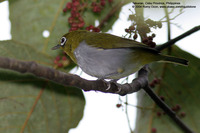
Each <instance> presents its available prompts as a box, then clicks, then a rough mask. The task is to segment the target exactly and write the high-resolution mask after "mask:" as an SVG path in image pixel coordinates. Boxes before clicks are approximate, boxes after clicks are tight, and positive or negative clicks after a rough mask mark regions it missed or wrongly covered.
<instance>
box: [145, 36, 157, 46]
mask: <svg viewBox="0 0 200 133" xmlns="http://www.w3.org/2000/svg"><path fill="white" fill-rule="evenodd" d="M155 36H156V35H155V34H152V35H151V36H149V37H146V38H143V39H142V43H144V44H146V45H148V46H150V47H151V48H155V46H156V43H155V42H153V38H154V37H155Z"/></svg>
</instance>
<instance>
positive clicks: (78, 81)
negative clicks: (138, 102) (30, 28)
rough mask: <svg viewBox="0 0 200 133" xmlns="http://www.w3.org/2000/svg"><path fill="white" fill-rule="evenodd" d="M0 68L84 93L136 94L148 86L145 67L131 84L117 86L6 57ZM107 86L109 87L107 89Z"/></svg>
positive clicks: (0, 59) (0, 63)
mask: <svg viewBox="0 0 200 133" xmlns="http://www.w3.org/2000/svg"><path fill="white" fill-rule="evenodd" d="M0 68H4V69H9V70H14V71H17V72H20V73H30V74H32V75H35V76H37V77H40V78H43V79H47V80H50V81H53V82H56V83H58V84H61V85H64V86H75V87H78V88H80V89H82V90H84V91H91V90H94V91H101V92H105V93H114V94H119V95H126V94H130V93H133V92H137V91H139V90H140V89H141V88H142V87H144V86H145V85H147V84H148V72H147V70H146V66H145V67H144V68H143V69H141V70H140V71H139V76H138V78H136V79H134V80H133V81H132V83H131V84H127V83H126V84H118V83H115V82H107V81H104V80H96V81H89V80H86V79H83V78H81V77H80V76H77V75H73V74H68V73H64V72H61V71H58V70H55V69H53V68H49V67H46V66H42V65H39V64H37V63H35V62H28V61H19V60H15V59H10V58H6V57H0ZM109 85H110V87H109V89H108V86H109Z"/></svg>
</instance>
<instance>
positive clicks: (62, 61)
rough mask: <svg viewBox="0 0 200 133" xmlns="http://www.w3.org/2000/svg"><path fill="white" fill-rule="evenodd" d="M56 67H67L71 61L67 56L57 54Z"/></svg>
mask: <svg viewBox="0 0 200 133" xmlns="http://www.w3.org/2000/svg"><path fill="white" fill-rule="evenodd" d="M54 64H55V66H54V68H61V67H66V66H68V65H69V64H70V61H69V60H68V59H67V57H66V56H65V55H64V56H62V57H61V56H59V55H58V56H56V58H55V59H54Z"/></svg>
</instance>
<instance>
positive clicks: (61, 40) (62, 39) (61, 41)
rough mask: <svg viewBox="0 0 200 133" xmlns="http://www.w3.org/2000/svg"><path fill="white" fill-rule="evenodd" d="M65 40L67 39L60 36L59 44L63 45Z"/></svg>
mask: <svg viewBox="0 0 200 133" xmlns="http://www.w3.org/2000/svg"><path fill="white" fill-rule="evenodd" d="M66 41H67V39H66V38H65V37H62V38H61V39H60V45H61V46H64V45H65V43H66Z"/></svg>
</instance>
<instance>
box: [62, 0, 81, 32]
mask: <svg viewBox="0 0 200 133" xmlns="http://www.w3.org/2000/svg"><path fill="white" fill-rule="evenodd" d="M84 7H85V4H84V3H80V1H79V0H72V2H68V3H67V4H66V6H65V8H64V9H63V12H64V13H65V12H67V11H68V10H70V11H71V16H70V17H69V18H68V22H69V24H70V27H71V28H70V31H75V30H78V29H80V28H82V27H83V26H84V25H85V22H84V20H83V18H82V17H81V14H80V12H81V10H82V9H83V8H84Z"/></svg>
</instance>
